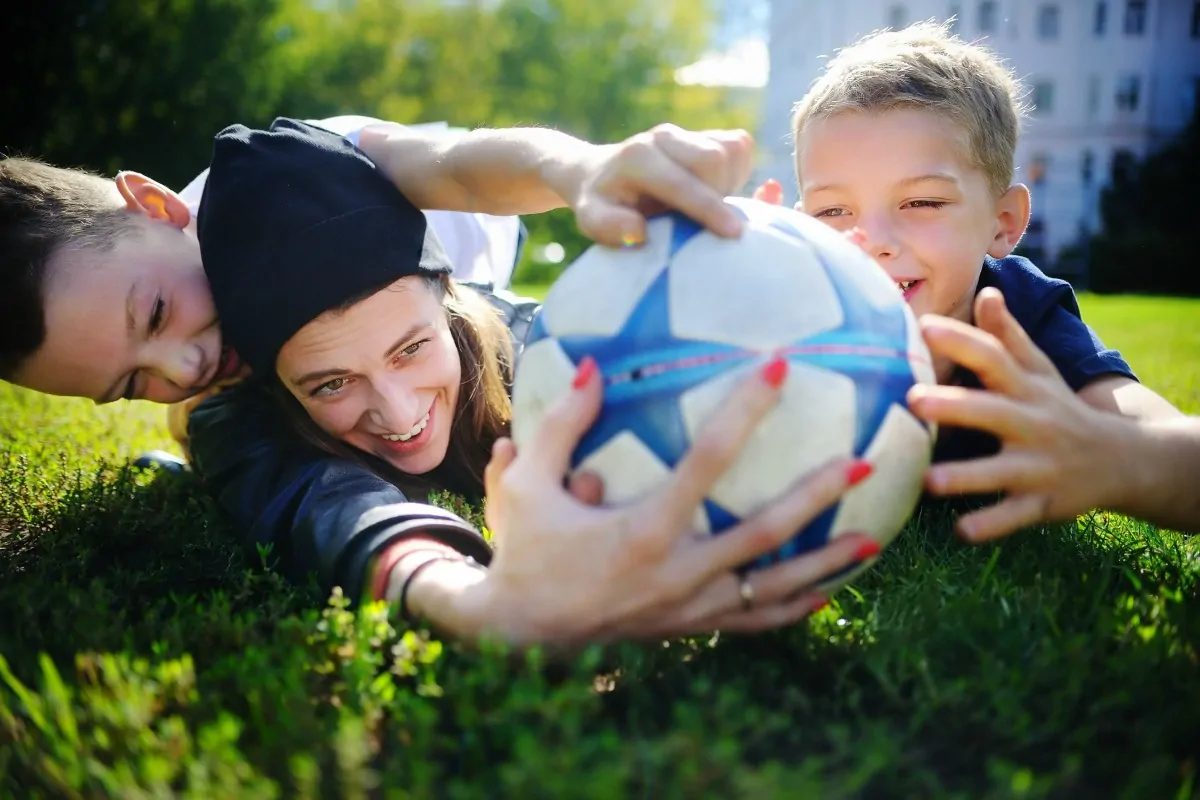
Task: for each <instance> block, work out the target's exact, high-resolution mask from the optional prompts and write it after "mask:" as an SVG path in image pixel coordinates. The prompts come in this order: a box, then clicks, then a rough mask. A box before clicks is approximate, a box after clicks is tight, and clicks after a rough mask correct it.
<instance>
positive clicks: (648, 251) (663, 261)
mask: <svg viewBox="0 0 1200 800" xmlns="http://www.w3.org/2000/svg"><path fill="white" fill-rule="evenodd" d="M672 246H673V245H672V221H671V218H670V217H658V218H656V219H653V220H651V221H650V222H649V223H648V224H647V226H646V243H645V244H644V245H642V246H641V247H638V248H631V249H628V250H620V249H616V248H610V247H601V246H599V245H596V246H593V247H591V248H589V249H588V250H587V252H585V253H584V254H583V255H582V256H580V257H579V259H578V260H576V261H575V262H574V263H573V264H571V266H569V267H567V269H566V270H564V271H563V273H562V275H560V276H559V278H558V280H557V281H555V282H554V285H553V286H552V287H550V291H549V292H548V293H547V295H546V302H545V304H544V305H543V307H542V312H541V317H542V318H543V324H544V326H545V329H546V332H547V333H548V334H549V335H551V336H571V335H582V336H611V335H613V334H614V333H616V332H617V331H618V330H620V329H621V326H622V325H623V324H624V323H625V320H626V319H627V318H628V317H629V314H630V312H632V311H633V309H634V307H635V306H637V304H638V303H639V302H640V301H641V299H642V294H643V293H644V292H645V291H646V288H647V287H649V286H650V284H652V283H654V281H655V279H656V278H658V276H659V275H660V274H662V272H663V271H664V270H665V269H666V268H667V265H668V264H669V263H670V261H671V259H670V252H671V248H672Z"/></svg>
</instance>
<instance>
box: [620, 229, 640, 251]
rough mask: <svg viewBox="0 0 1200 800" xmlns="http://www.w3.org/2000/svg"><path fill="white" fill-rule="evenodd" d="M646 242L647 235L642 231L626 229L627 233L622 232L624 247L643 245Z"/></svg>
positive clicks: (622, 244)
mask: <svg viewBox="0 0 1200 800" xmlns="http://www.w3.org/2000/svg"><path fill="white" fill-rule="evenodd" d="M645 243H646V237H645V236H644V235H643V234H642V232H641V231H626V232H625V233H623V234H621V246H622V247H627V248H632V247H641V246H642V245H643V244H645Z"/></svg>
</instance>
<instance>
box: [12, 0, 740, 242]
mask: <svg viewBox="0 0 1200 800" xmlns="http://www.w3.org/2000/svg"><path fill="white" fill-rule="evenodd" d="M713 10H714V9H713V2H712V0H605V1H604V2H596V1H595V0H455V2H453V3H451V2H447V0H155V2H147V1H146V0H59V1H58V2H52V3H37V4H26V5H23V6H17V7H14V8H13V10H12V11H11V12H9V17H8V21H9V23H10V25H9V29H10V31H11V32H10V41H11V42H13V43H16V44H17V46H15V47H12V48H7V49H5V51H4V53H3V55H0V64H2V65H3V66H4V67H6V68H7V74H8V75H10V76H14V75H15V76H21V77H20V79H19V80H10V81H7V82H5V84H4V88H3V92H4V94H3V96H2V97H3V100H4V103H5V107H6V108H7V109H9V110H10V114H9V115H8V119H9V120H10V121H9V122H6V123H5V125H4V129H3V134H2V136H3V138H2V140H0V147H3V148H4V149H5V150H6V151H8V152H24V153H30V154H36V155H40V156H42V157H45V158H47V159H48V160H50V161H52V162H55V163H59V164H64V165H78V166H87V167H91V168H94V169H98V170H101V171H105V172H113V171H115V170H117V169H121V168H126V169H137V170H139V171H142V172H146V173H148V174H150V175H152V176H154V177H155V178H158V179H160V180H163V181H164V182H166V183H168V184H169V185H173V186H182V185H183V184H184V183H185V182H186V181H187V180H189V179H190V178H191V177H192V176H193V175H195V173H196V172H197V171H198V170H199V169H200V168H201V167H202V166H203V164H204V163H205V162H206V161H207V159H208V155H209V150H210V147H211V139H212V136H213V134H215V133H216V132H217V131H218V130H220V129H221V128H223V127H225V126H226V125H228V124H230V123H233V122H242V123H246V124H250V125H255V124H266V123H267V122H269V121H270V119H271V118H272V117H273V116H276V115H288V116H296V117H321V116H329V115H333V114H343V113H354V114H366V115H371V116H377V117H381V118H385V119H392V120H395V121H397V122H403V123H415V122H423V121H437V120H445V121H448V122H450V123H451V124H452V125H458V126H463V127H478V126H503V125H543V126H549V127H554V128H558V129H560V130H564V131H567V132H570V133H572V134H575V135H577V136H581V137H584V138H587V139H590V140H592V141H600V142H612V141H619V140H620V139H623V138H625V137H627V136H629V135H631V134H633V133H635V132H637V131H639V130H644V129H646V128H649V127H651V126H653V125H654V124H656V123H658V122H662V121H666V120H671V121H675V122H677V123H679V124H682V125H685V126H688V127H693V128H704V127H729V126H734V125H738V126H744V127H749V126H750V125H751V124H752V117H753V113H754V110H753V108H752V107H751V106H750V105H748V104H747V103H746V102H744V101H743V100H742V99H740V98H737V97H733V96H732V95H730V94H728V93H725V92H723V91H722V90H715V89H711V88H707V87H696V86H680V85H678V84H676V83H675V81H674V72H675V70H676V69H677V68H678V67H680V66H683V65H685V64H687V63H690V62H691V61H693V60H695V59H696V58H697V57H698V56H699V55H700V54H701V52H702V51H703V49H704V48H705V46H706V45H707V44H708V43H709V41H710V39H711V34H712V26H713V22H714V16H713V13H712V12H713ZM14 109H16V110H17V111H16V112H15V113H11V112H12V110H14ZM527 222H528V224H529V227H530V233H531V236H530V240H531V244H534V245H537V244H539V243H544V242H549V241H558V242H560V243H561V244H562V245H563V247H564V248H565V250H566V256H567V260H568V261H569V260H570V259H571V258H574V257H575V256H576V255H578V253H579V252H580V251H581V250H582V249H583V248H584V247H585V246H586V245H587V242H586V241H585V240H584V239H582V237H580V236H579V235H578V233H577V232H576V230H575V225H574V220H573V218H572V217H571V216H570V215H569V214H565V213H555V214H551V215H544V216H540V217H536V218H531V219H529V220H527ZM535 249H536V248H528V249H527V252H530V253H532V252H533V251H534V250H535Z"/></svg>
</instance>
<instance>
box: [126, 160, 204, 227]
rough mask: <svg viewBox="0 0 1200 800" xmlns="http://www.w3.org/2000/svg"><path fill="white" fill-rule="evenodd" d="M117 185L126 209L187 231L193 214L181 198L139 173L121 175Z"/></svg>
mask: <svg viewBox="0 0 1200 800" xmlns="http://www.w3.org/2000/svg"><path fill="white" fill-rule="evenodd" d="M116 184H117V191H119V192H120V193H121V197H122V199H124V200H125V207H126V208H127V209H128V210H130V211H132V212H134V213H138V214H145V215H146V216H147V217H149V218H150V219H153V220H158V221H162V222H167V223H170V224H171V225H174V226H175V227H176V228H186V227H187V225H188V223H189V222H191V220H192V212H191V211H190V210H189V209H188V207H187V203H185V202H183V200H181V199H179V195H177V194H175V192H173V191H171V190H170V189H168V188H167V187H165V186H163V185H162V184H161V183H159V182H158V181H155V180H151V179H150V178H147V177H146V176H145V175H142V174H141V173H140V172H121V173H118V174H117V178H116Z"/></svg>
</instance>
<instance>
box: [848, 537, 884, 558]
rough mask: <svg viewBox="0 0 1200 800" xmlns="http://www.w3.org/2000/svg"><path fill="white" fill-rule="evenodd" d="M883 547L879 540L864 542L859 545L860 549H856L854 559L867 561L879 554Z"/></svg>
mask: <svg viewBox="0 0 1200 800" xmlns="http://www.w3.org/2000/svg"><path fill="white" fill-rule="evenodd" d="M881 549H882V548H881V547H880V546H879V542H876V541H869V542H863V543H862V544H860V545H859V546H858V549H856V550H855V551H854V560H855V561H866V560H867V559H868V558H874V557H875V556H877V555H879V551H880V550H881Z"/></svg>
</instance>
